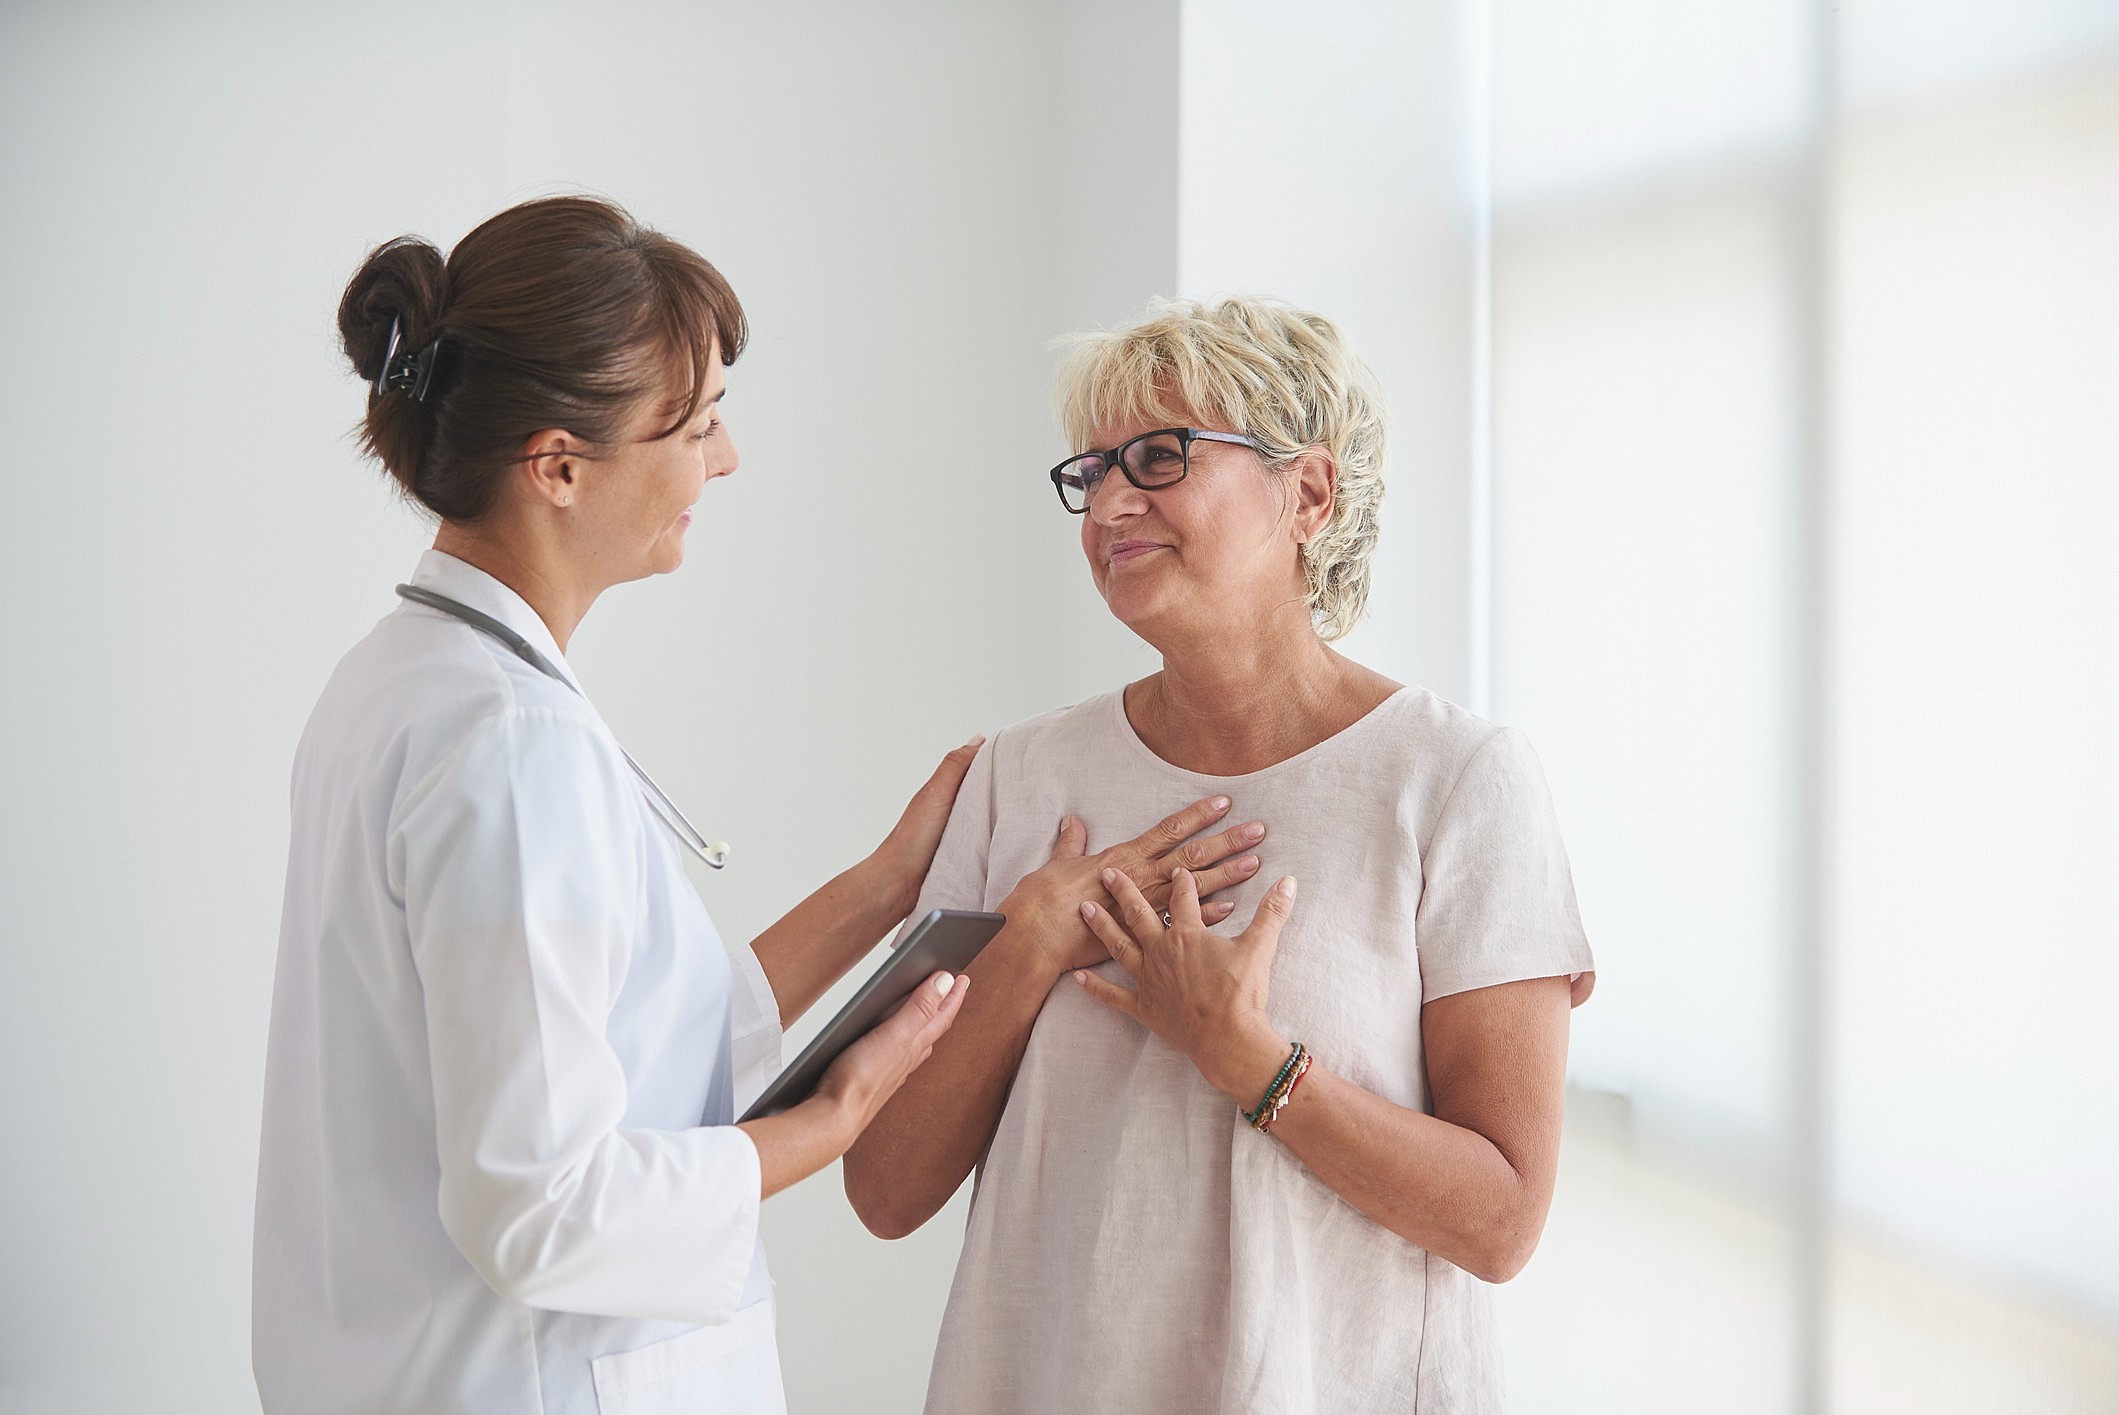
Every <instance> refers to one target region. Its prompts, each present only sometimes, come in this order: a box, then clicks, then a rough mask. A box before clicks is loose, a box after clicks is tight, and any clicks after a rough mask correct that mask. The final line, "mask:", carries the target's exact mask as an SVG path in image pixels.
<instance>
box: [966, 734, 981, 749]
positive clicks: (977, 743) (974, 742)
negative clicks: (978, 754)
mask: <svg viewBox="0 0 2119 1415" xmlns="http://www.w3.org/2000/svg"><path fill="white" fill-rule="evenodd" d="M964 745H965V746H967V747H983V746H985V745H986V734H985V733H983V732H976V733H973V734H972V737H971V740H970V741H969V742H966V743H965V744H964Z"/></svg>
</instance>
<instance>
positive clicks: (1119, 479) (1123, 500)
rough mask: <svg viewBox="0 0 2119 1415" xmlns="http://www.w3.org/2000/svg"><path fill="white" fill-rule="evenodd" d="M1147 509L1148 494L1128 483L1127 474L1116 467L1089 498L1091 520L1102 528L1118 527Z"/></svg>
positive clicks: (1098, 484)
mask: <svg viewBox="0 0 2119 1415" xmlns="http://www.w3.org/2000/svg"><path fill="white" fill-rule="evenodd" d="M1147 509H1148V493H1146V492H1145V491H1142V490H1141V489H1140V488H1139V487H1137V486H1135V485H1134V484H1133V483H1132V482H1129V481H1127V480H1126V476H1125V473H1123V472H1121V471H1119V470H1118V468H1116V467H1113V468H1112V469H1111V470H1110V471H1109V472H1108V473H1106V474H1105V476H1104V479H1103V480H1102V481H1100V482H1098V483H1097V485H1096V492H1095V494H1094V495H1092V496H1091V497H1090V498H1089V519H1090V520H1092V521H1095V522H1096V523H1097V524H1098V525H1100V526H1115V525H1118V524H1119V523H1120V522H1122V521H1127V520H1130V519H1132V518H1133V517H1135V516H1138V515H1140V514H1141V513H1142V512H1143V511H1146V510H1147Z"/></svg>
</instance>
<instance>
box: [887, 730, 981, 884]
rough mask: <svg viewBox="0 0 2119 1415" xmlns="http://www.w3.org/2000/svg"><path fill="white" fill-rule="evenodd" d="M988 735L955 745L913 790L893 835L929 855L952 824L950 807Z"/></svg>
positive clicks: (910, 846)
mask: <svg viewBox="0 0 2119 1415" xmlns="http://www.w3.org/2000/svg"><path fill="white" fill-rule="evenodd" d="M985 741H986V739H985V738H984V737H974V738H972V739H971V740H970V741H969V742H966V743H965V744H964V745H963V746H961V747H956V748H953V749H952V750H951V751H950V752H948V754H946V755H945V756H944V757H943V758H942V761H941V764H940V765H939V766H937V767H935V769H934V772H933V773H932V774H931V775H930V776H929V777H928V778H927V780H926V781H925V782H923V783H921V785H920V789H919V790H917V791H915V792H913V793H912V800H911V801H909V802H907V803H906V806H905V810H904V812H903V813H902V814H900V815H899V817H898V823H897V826H896V827H895V828H894V829H893V830H892V832H891V833H892V834H893V835H900V836H906V837H909V839H908V840H907V841H906V844H907V846H908V847H909V848H912V849H915V850H919V849H924V850H925V851H926V853H927V854H928V855H929V856H932V855H933V854H934V847H935V845H936V844H937V843H938V842H940V840H941V838H942V827H944V826H946V825H947V824H949V812H950V809H951V808H952V807H953V806H955V805H956V796H957V791H958V790H959V789H960V788H961V787H962V786H963V784H964V774H965V773H966V772H968V771H970V770H971V763H972V761H973V760H974V759H975V758H976V757H977V756H978V754H979V748H980V747H981V746H982V745H984V743H985Z"/></svg>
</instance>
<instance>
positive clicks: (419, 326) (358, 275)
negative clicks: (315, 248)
mask: <svg viewBox="0 0 2119 1415" xmlns="http://www.w3.org/2000/svg"><path fill="white" fill-rule="evenodd" d="M448 283H449V271H448V266H447V265H446V264H445V263H444V262H443V260H442V257H441V252H440V251H438V250H436V249H435V248H434V246H433V245H432V244H430V243H429V242H427V241H423V240H421V239H420V238H419V237H417V236H399V237H398V238H397V239H396V240H394V241H385V242H384V243H383V244H382V245H380V246H377V247H376V248H375V249H374V250H372V251H370V252H369V253H368V259H367V260H366V261H364V262H362V264H361V268H360V269H359V270H358V271H356V272H355V273H354V276H353V279H352V280H351V281H350V282H348V283H347V285H346V293H345V296H344V297H343V298H342V299H341V300H340V301H339V306H338V334H339V342H340V343H341V344H342V345H343V346H344V348H345V351H346V361H347V362H348V363H350V364H352V365H353V371H354V372H355V373H358V374H359V375H360V376H361V377H362V378H364V379H366V380H367V381H368V382H370V383H373V382H374V381H375V379H376V376H377V375H378V374H380V373H381V372H382V368H383V355H384V351H385V350H386V349H387V348H388V346H389V343H390V322H391V321H392V320H393V319H395V320H401V321H403V326H404V327H403V330H402V341H403V343H404V344H407V345H410V346H412V347H414V348H417V347H418V346H419V345H421V344H424V343H426V342H427V340H429V339H431V338H433V337H434V335H433V330H434V326H435V325H436V324H437V323H439V322H440V319H441V311H442V305H443V303H444V302H445V300H446V299H447V297H448Z"/></svg>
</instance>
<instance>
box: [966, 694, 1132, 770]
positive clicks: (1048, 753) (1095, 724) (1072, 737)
mask: <svg viewBox="0 0 2119 1415" xmlns="http://www.w3.org/2000/svg"><path fill="white" fill-rule="evenodd" d="M1122 711H1123V710H1122V709H1121V708H1120V707H1119V693H1118V691H1117V690H1113V691H1112V692H1108V693H1098V694H1097V695H1096V696H1095V697H1093V698H1084V699H1083V700H1082V701H1080V702H1078V703H1073V704H1071V705H1069V706H1067V707H1059V708H1053V709H1052V710H1051V711H1050V712H1041V713H1039V714H1038V715H1037V716H1036V717H1026V718H1024V719H1023V720H1022V721H1021V722H1017V723H1011V724H1010V725H1009V726H1007V727H1003V728H1002V729H1001V730H1000V731H998V732H996V733H994V734H993V755H994V769H995V772H996V773H997V774H998V775H999V776H1001V777H1003V778H1012V779H1014V780H1018V781H1020V780H1022V779H1023V778H1024V777H1026V776H1027V777H1037V776H1042V775H1045V774H1048V773H1053V772H1058V773H1065V772H1067V771H1069V770H1070V769H1077V768H1079V766H1080V765H1081V764H1082V763H1083V762H1084V761H1087V760H1093V759H1095V758H1097V757H1099V756H1101V755H1102V754H1104V753H1107V752H1109V751H1110V750H1111V748H1112V746H1113V745H1114V734H1115V733H1116V732H1118V731H1122V730H1124V723H1123V721H1122V720H1120V718H1119V714H1120V713H1121V712H1122Z"/></svg>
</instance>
